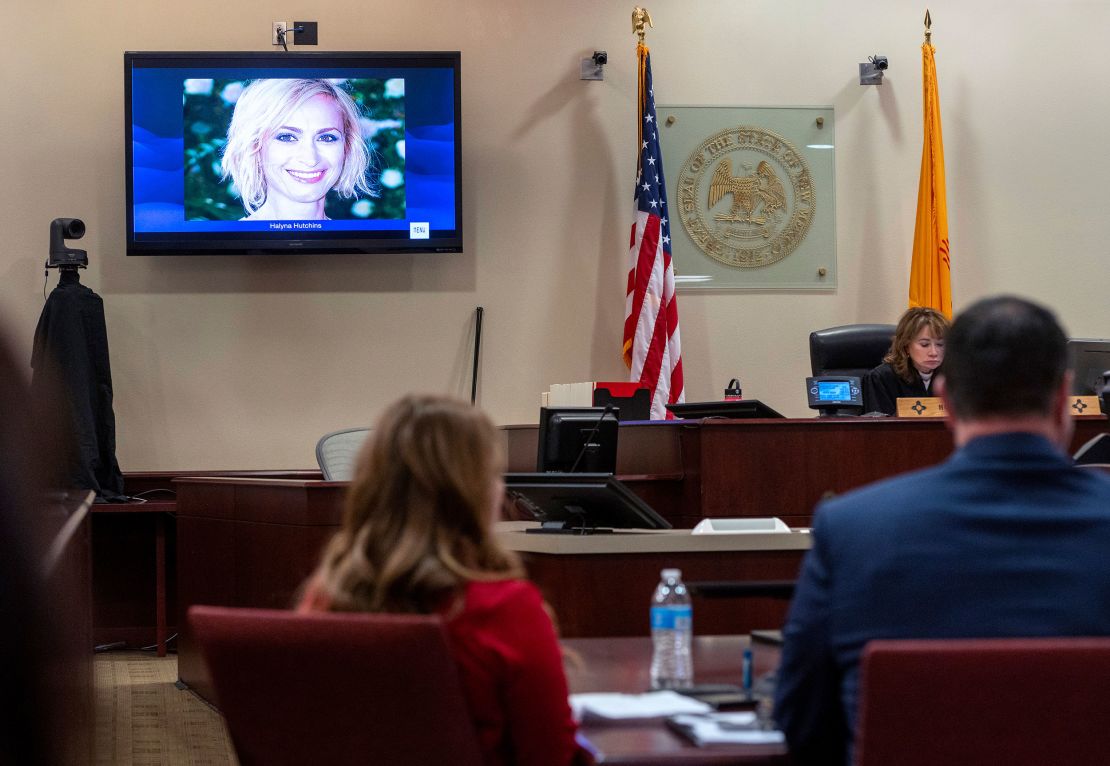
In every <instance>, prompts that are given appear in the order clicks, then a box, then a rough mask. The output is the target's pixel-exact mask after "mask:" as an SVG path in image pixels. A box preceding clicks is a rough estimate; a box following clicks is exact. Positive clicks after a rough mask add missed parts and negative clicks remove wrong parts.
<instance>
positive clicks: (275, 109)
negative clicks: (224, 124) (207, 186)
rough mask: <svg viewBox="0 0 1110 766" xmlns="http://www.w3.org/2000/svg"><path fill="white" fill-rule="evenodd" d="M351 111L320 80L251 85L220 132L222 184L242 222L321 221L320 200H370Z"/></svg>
mask: <svg viewBox="0 0 1110 766" xmlns="http://www.w3.org/2000/svg"><path fill="white" fill-rule="evenodd" d="M359 121H360V115H359V110H358V107H357V106H356V105H355V102H354V101H353V100H352V99H351V97H350V96H349V95H348V94H347V93H346V92H345V91H344V90H343V89H342V88H339V87H337V86H336V85H335V84H333V83H331V82H330V81H328V80H309V79H266V80H255V81H253V82H252V83H251V84H250V85H248V86H247V87H246V88H245V89H244V90H243V92H242V93H241V94H240V95H239V97H238V99H237V100H236V103H235V111H234V114H233V115H232V118H231V125H230V126H229V128H228V131H227V144H226V145H225V147H224V152H223V158H222V160H221V166H222V169H223V177H222V180H226V179H228V178H230V179H231V181H232V182H233V183H234V184H235V188H236V189H237V190H238V193H239V199H240V201H241V202H242V204H243V209H244V210H245V211H246V215H245V216H244V217H243V219H242V220H247V221H256V220H257V221H272V220H326V219H327V218H328V216H327V215H326V214H325V200H326V197H327V195H328V192H330V191H332V190H334V191H335V192H336V194H337V195H338V196H339V197H341V198H352V197H356V196H360V195H361V196H374V195H375V193H376V189H375V188H374V186H373V182H372V181H371V172H372V170H373V168H372V162H371V154H370V150H369V149H368V147H367V146H366V142H365V141H364V140H363V138H362V133H361V129H360V125H359Z"/></svg>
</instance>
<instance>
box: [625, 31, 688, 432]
mask: <svg viewBox="0 0 1110 766" xmlns="http://www.w3.org/2000/svg"><path fill="white" fill-rule="evenodd" d="M636 52H637V55H638V56H639V59H640V88H639V96H640V98H639V103H640V130H639V134H640V156H639V161H638V162H637V166H636V222H635V223H633V224H632V243H631V248H630V250H629V253H628V260H629V265H628V289H627V293H626V298H625V315H624V317H625V318H624V363H625V364H626V365H628V367H629V369H630V370H631V379H632V381H633V382H639V383H641V384H642V385H645V386H647V387H648V388H650V389H651V391H652V395H651V417H652V420H662V419H664V418H670V417H672V416H671V414H670V413H669V412H667V409H666V405H667V404H672V403H674V402H682V401H685V399H686V397H685V392H684V391H683V387H682V344H681V342H680V339H679V334H678V303H677V302H676V301H675V294H674V267H673V266H672V265H671V225H670V221H669V220H668V214H667V190H666V184H665V183H664V182H663V158H662V156H661V155H660V153H659V135H658V133H657V132H656V120H655V94H654V93H653V92H652V88H651V56H650V54H649V53H648V49H647V46H645V45H643V44H641V45H640V46H639V47H638V48H637V51H636Z"/></svg>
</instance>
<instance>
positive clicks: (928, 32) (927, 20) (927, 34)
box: [925, 8, 933, 45]
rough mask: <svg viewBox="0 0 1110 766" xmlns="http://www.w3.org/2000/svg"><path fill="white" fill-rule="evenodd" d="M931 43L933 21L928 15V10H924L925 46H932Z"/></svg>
mask: <svg viewBox="0 0 1110 766" xmlns="http://www.w3.org/2000/svg"><path fill="white" fill-rule="evenodd" d="M932 43H933V19H932V17H931V16H930V15H929V9H928V8H926V9H925V44H926V45H932Z"/></svg>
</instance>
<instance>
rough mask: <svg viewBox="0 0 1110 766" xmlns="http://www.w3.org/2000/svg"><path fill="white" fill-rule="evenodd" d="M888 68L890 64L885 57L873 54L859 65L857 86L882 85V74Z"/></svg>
mask: <svg viewBox="0 0 1110 766" xmlns="http://www.w3.org/2000/svg"><path fill="white" fill-rule="evenodd" d="M889 67H890V62H889V61H887V58H886V56H880V55H878V54H875V55H874V56H869V57H868V59H867V61H865V62H863V63H862V64H860V65H859V84H860V85H882V84H883V72H885V71H886V70H887V69H888V68H889Z"/></svg>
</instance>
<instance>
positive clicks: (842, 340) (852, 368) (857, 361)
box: [809, 324, 894, 378]
mask: <svg viewBox="0 0 1110 766" xmlns="http://www.w3.org/2000/svg"><path fill="white" fill-rule="evenodd" d="M893 338H894V325H892V324H847V325H841V326H839V327H828V328H826V329H824V330H814V331H813V332H811V333H810V334H809V366H810V369H811V370H812V372H811V374H812V375H814V376H815V377H816V376H818V375H855V376H857V377H860V378H862V377H863V376H864V375H866V374H867V373H868V371H869V370H871V369H872V368H874V367H878V366H879V365H880V364H882V362H883V357H884V356H886V352H887V351H889V350H890V341H891V339H893Z"/></svg>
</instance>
